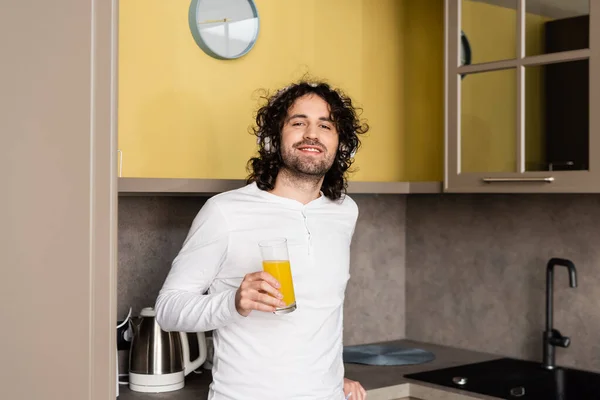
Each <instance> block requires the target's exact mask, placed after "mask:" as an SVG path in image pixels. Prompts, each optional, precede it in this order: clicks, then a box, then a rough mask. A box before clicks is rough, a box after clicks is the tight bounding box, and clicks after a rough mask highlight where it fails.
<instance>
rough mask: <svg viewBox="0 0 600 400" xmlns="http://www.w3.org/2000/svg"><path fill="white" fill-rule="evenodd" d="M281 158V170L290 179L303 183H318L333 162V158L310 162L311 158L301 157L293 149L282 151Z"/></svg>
mask: <svg viewBox="0 0 600 400" xmlns="http://www.w3.org/2000/svg"><path fill="white" fill-rule="evenodd" d="M325 155H326V156H327V154H325ZM281 158H282V160H283V167H282V169H283V170H285V172H286V173H287V174H289V175H291V176H290V177H293V178H296V179H299V180H303V181H319V180H320V179H321V178H323V177H324V176H325V174H327V172H328V171H329V169H330V168H331V166H332V165H333V161H334V160H333V158H328V157H323V158H322V159H319V160H311V156H306V157H303V156H302V154H297V153H295V149H294V148H292V149H285V150H283V151H282V153H281Z"/></svg>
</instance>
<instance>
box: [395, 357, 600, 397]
mask: <svg viewBox="0 0 600 400" xmlns="http://www.w3.org/2000/svg"><path fill="white" fill-rule="evenodd" d="M405 377H406V378H408V379H414V380H417V381H421V382H428V383H432V384H436V385H440V386H445V387H452V388H456V389H461V390H464V391H467V392H472V393H478V394H483V395H488V396H493V397H498V398H501V399H511V400H515V399H535V400H538V399H539V400H598V399H600V374H596V373H593V372H588V371H582V370H577V369H570V368H562V367H556V368H554V369H552V370H549V369H546V368H543V367H542V364H540V363H536V362H532V361H524V360H517V359H513V358H500V359H496V360H491V361H485V362H479V363H473V364H466V365H460V366H456V367H450V368H444V369H438V370H433V371H427V372H419V373H415V374H408V375H406V376H405Z"/></svg>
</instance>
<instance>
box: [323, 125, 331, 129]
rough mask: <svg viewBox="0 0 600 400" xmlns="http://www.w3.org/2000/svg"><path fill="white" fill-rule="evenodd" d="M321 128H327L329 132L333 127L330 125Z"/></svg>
mask: <svg viewBox="0 0 600 400" xmlns="http://www.w3.org/2000/svg"><path fill="white" fill-rule="evenodd" d="M321 127H322V128H325V129H328V130H331V127H330V126H329V125H321Z"/></svg>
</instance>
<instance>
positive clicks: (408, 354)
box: [343, 344, 435, 365]
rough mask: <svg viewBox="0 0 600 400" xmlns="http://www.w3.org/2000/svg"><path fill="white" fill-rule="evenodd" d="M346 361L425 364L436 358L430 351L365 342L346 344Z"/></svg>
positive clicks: (373, 363)
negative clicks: (352, 344) (354, 344)
mask: <svg viewBox="0 0 600 400" xmlns="http://www.w3.org/2000/svg"><path fill="white" fill-rule="evenodd" d="M343 359H344V362H345V363H351V364H367V365H411V364H423V363H426V362H429V361H432V360H434V359H435V355H434V354H433V353H431V352H429V351H426V350H422V349H415V348H402V347H399V346H394V345H390V344H363V345H357V346H345V347H344V352H343Z"/></svg>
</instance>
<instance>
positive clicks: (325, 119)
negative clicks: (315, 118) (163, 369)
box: [288, 114, 333, 122]
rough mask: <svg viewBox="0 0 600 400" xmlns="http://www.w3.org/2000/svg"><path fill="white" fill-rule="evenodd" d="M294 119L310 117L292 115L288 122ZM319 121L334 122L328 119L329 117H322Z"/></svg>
mask: <svg viewBox="0 0 600 400" xmlns="http://www.w3.org/2000/svg"><path fill="white" fill-rule="evenodd" d="M294 118H308V117H307V116H306V115H305V114H294V115H291V116H290V117H289V118H288V121H289V120H290V119H294ZM319 120H320V121H327V122H333V120H332V119H331V118H328V117H320V118H319Z"/></svg>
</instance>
